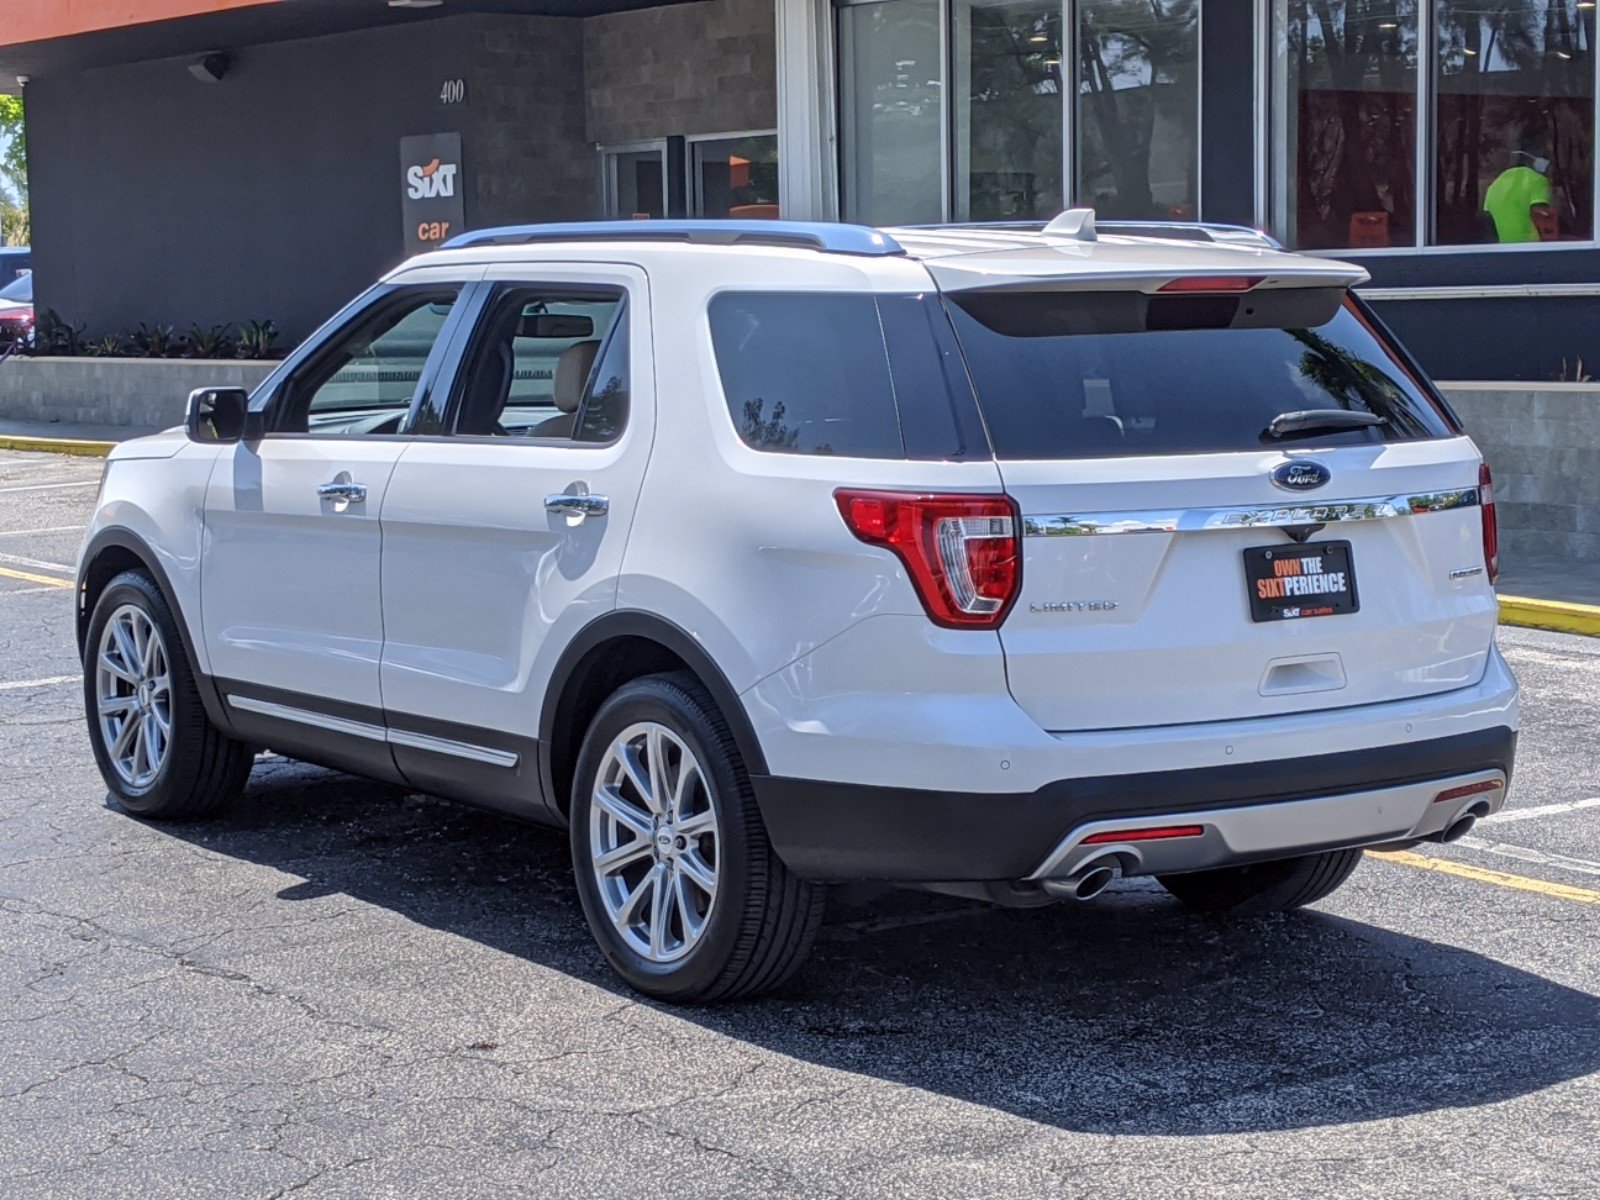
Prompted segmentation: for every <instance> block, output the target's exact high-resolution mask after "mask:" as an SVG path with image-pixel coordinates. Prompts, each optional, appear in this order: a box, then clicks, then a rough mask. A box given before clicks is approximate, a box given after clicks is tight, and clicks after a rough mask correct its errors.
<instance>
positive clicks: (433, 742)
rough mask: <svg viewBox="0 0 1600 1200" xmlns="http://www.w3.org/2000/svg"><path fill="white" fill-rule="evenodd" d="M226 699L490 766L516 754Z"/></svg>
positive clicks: (506, 763)
mask: <svg viewBox="0 0 1600 1200" xmlns="http://www.w3.org/2000/svg"><path fill="white" fill-rule="evenodd" d="M228 703H229V704H231V705H232V706H233V707H234V708H237V709H242V710H243V711H245V712H253V713H260V714H261V715H262V716H264V717H276V718H277V719H278V720H280V721H294V722H295V723H297V724H300V725H314V726H316V727H317V728H318V729H328V730H332V731H333V732H334V733H345V734H349V735H350V736H351V737H359V738H366V739H367V740H369V741H374V742H388V743H389V744H390V745H393V746H409V747H411V748H412V749H413V750H427V751H430V752H432V753H434V754H447V755H450V756H451V757H454V758H465V759H470V760H471V761H473V762H481V763H487V764H488V765H489V766H491V767H506V768H511V767H515V766H516V765H517V762H518V758H519V756H518V755H516V754H514V753H512V752H511V751H509V750H495V749H493V748H492V747H489V746H476V745H473V744H472V743H471V742H458V741H454V740H452V739H451V738H442V737H434V736H432V735H431V734H426V733H412V732H410V731H408V730H404V729H385V728H383V727H382V726H380V725H369V724H367V723H366V722H365V721H352V720H350V719H349V718H348V717H334V716H329V715H328V714H327V713H319V712H312V711H310V710H309V709H304V708H295V707H293V706H292V705H288V704H277V703H274V702H273V701H271V700H257V699H255V698H254V697H251V696H235V695H232V694H230V695H229V696H228Z"/></svg>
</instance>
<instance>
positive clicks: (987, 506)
mask: <svg viewBox="0 0 1600 1200" xmlns="http://www.w3.org/2000/svg"><path fill="white" fill-rule="evenodd" d="M834 499H835V500H836V501H837V502H838V505H839V513H840V515H841V516H843V517H844V523H845V524H846V525H847V526H849V528H850V532H851V533H853V534H855V535H856V537H858V538H860V539H861V540H862V541H863V542H866V543H867V544H868V545H872V546H884V547H886V548H888V549H890V550H892V551H894V553H895V554H896V555H898V556H899V559H900V561H901V562H902V563H904V564H905V568H906V571H907V572H908V573H909V574H910V576H911V582H912V584H913V585H915V587H916V589H917V598H918V599H919V600H921V601H922V607H923V608H924V609H925V610H927V613H928V616H929V618H930V619H931V620H932V621H933V623H934V624H936V625H943V626H945V627H946V628H948V629H995V628H997V627H998V626H999V624H1000V622H1001V621H1003V620H1005V616H1006V613H1007V611H1009V610H1010V608H1011V604H1012V601H1014V600H1015V599H1016V598H1017V591H1018V589H1019V587H1020V586H1021V583H1022V564H1021V560H1020V558H1019V556H1018V546H1017V511H1016V506H1015V505H1014V504H1013V503H1012V501H1011V498H1010V497H1009V496H964V495H920V494H916V493H911V492H869V491H857V490H855V489H853V488H840V489H839V490H838V491H837V492H835V493H834Z"/></svg>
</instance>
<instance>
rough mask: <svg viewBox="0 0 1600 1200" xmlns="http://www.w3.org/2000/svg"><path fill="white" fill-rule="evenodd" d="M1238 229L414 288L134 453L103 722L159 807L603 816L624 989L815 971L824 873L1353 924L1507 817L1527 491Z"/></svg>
mask: <svg viewBox="0 0 1600 1200" xmlns="http://www.w3.org/2000/svg"><path fill="white" fill-rule="evenodd" d="M1364 278H1365V276H1364V274H1363V273H1362V272H1361V271H1360V270H1359V269H1358V268H1355V267H1351V266H1348V265H1345V264H1341V263H1337V262H1330V261H1327V260H1324V259H1316V258H1304V257H1299V256H1295V255H1291V254H1285V253H1283V252H1281V251H1280V250H1278V249H1277V248H1275V247H1274V246H1273V245H1272V243H1271V242H1270V241H1268V240H1267V239H1266V238H1264V237H1263V236H1261V235H1259V234H1255V233H1253V232H1251V231H1248V230H1240V229H1232V228H1225V227H1214V226H1198V225H1186V226H1141V225H1114V224H1111V223H1103V224H1102V225H1101V226H1100V228H1099V230H1098V231H1097V230H1096V228H1095V225H1094V221H1093V214H1092V213H1088V212H1086V211H1083V210H1075V211H1073V212H1070V213H1066V214H1063V215H1062V216H1061V217H1059V218H1057V219H1056V220H1055V221H1053V222H1051V223H1050V224H1049V225H1048V226H1046V227H1043V228H1040V227H1038V226H1033V227H1021V226H1010V227H980V228H973V227H967V228H940V229H893V230H875V229H866V228H860V227H854V226H846V225H806V224H799V223H787V222H721V223H710V222H700V223H696V222H662V221H658V222H627V223H617V224H601V225H567V226H560V225H557V226H532V227H528V228H518V229H500V230H491V231H487V232H483V233H476V234H470V235H467V236H464V237H461V238H458V239H456V240H455V241H454V242H452V243H450V244H449V245H448V246H446V247H445V248H444V249H442V250H441V251H439V252H436V253H431V254H427V255H424V256H422V257H420V258H417V259H414V260H412V261H410V262H408V263H406V264H404V265H403V266H401V267H400V268H399V269H397V270H395V271H394V272H393V273H392V274H390V275H389V276H387V277H386V278H385V279H384V280H383V281H382V282H381V283H380V284H379V285H378V286H376V287H375V288H373V289H372V290H370V291H369V292H367V293H366V294H365V295H363V296H361V297H360V298H359V299H358V300H356V301H355V302H354V303H352V304H351V305H350V306H348V307H347V308H346V309H344V310H343V311H342V312H340V313H339V314H338V315H337V316H335V317H334V318H333V320H331V321H330V322H329V323H328V324H327V325H326V326H325V327H324V328H323V329H322V330H321V331H319V332H318V333H317V334H316V335H314V336H313V337H312V338H311V339H310V340H309V341H307V342H306V343H305V344H304V345H303V346H301V347H300V348H299V349H298V350H296V351H295V353H294V354H293V355H291V356H290V357H289V358H288V359H287V360H286V361H285V362H284V363H283V365H282V366H281V367H280V368H279V369H278V370H276V371H275V372H274V373H273V374H272V376H271V377H270V378H269V379H267V380H266V381H265V382H264V383H263V384H262V385H261V386H260V387H259V388H257V389H256V391H255V392H254V393H253V394H251V395H250V396H248V397H247V396H246V395H245V394H244V393H243V392H242V391H237V390H228V389H214V390H209V391H201V392H197V393H196V394H195V395H194V396H192V397H191V398H190V411H189V421H188V428H187V430H186V431H182V430H174V431H172V432H170V433H167V434H162V435H159V436H156V437H151V438H145V439H142V440H139V441H135V442H130V443H128V444H126V445H124V446H122V447H120V448H118V449H117V450H116V452H115V453H114V454H113V455H112V457H111V460H110V465H109V467H108V471H107V474H106V476H105V481H104V485H103V487H102V490H101V494H100V498H99V503H98V506H97V509H98V510H97V512H96V514H95V517H94V520H93V523H92V525H91V526H90V528H89V531H88V534H87V538H86V541H85V544H84V548H83V553H82V559H81V566H80V569H79V582H80V617H79V622H78V632H79V638H80V644H81V646H82V649H83V652H84V663H85V689H86V698H87V706H88V714H89V729H90V733H91V737H92V740H93V743H94V751H95V756H96V758H97V760H98V762H99V765H100V769H101V771H102V773H103V774H104V776H105V779H106V782H107V784H108V785H109V786H110V788H111V791H112V793H113V795H114V796H115V797H116V799H117V800H119V801H120V802H121V804H122V805H123V806H124V807H125V808H127V809H128V810H130V811H131V812H134V813H138V814H141V815H144V816H149V817H184V816H194V815H197V814H200V813H205V812H210V811H212V810H214V809H216V808H217V807H218V806H219V805H221V804H223V803H225V802H227V801H229V800H231V799H232V798H234V797H235V796H236V795H237V794H238V793H239V791H240V790H241V788H242V787H243V786H244V783H245V778H246V776H247V775H248V773H249V771H250V766H251V761H252V756H253V754H254V752H255V750H256V749H257V748H261V747H270V748H271V749H273V750H275V751H278V752H279V753H282V754H285V755H288V756H291V757H294V758H302V759H306V760H309V761H312V762H316V763H322V764H326V765H328V766H332V767H338V768H342V769H345V770H349V771H354V772H357V773H359V774H362V775H369V776H373V777H375V778H379V779H386V780H392V781H396V782H399V783H402V784H404V785H408V786H411V787H415V788H419V789H426V790H428V791H431V792H439V793H443V794H446V795H449V796H456V797H460V798H462V799H464V800H469V801H474V802H477V803H481V804H487V805H493V806H495V807H497V808H502V809H504V810H506V811H508V812H512V813H515V814H517V815H519V816H523V817H528V818H531V819H533V820H536V821H542V822H546V823H549V824H552V825H557V826H565V827H568V828H569V829H570V831H571V841H572V852H573V862H574V868H575V872H576V878H577V885H578V891H579V894H580V895H581V897H582V901H583V907H584V911H585V913H586V914H587V917H588V920H589V924H590V926H591V927H592V929H593V931H594V934H595V937H596V939H597V940H598V941H599V944H600V946H601V948H602V949H603V950H604V952H605V954H606V956H607V958H608V959H609V960H610V961H611V963H612V965H613V966H614V967H615V968H616V970H617V971H618V973H619V974H621V975H622V977H623V978H624V979H626V980H627V981H628V982H629V983H631V984H632V985H634V986H635V987H637V988H639V989H641V990H643V991H646V992H649V993H651V994H653V995H656V996H659V997H663V998H666V999H674V1000H688V999H712V998H719V997H731V996H737V995H746V994H750V993H754V992H757V991H760V990H762V989H765V988H770V987H772V986H775V985H777V984H778V983H780V982H782V981H783V980H784V979H786V978H788V977H789V976H790V974H791V973H792V972H793V971H794V970H795V968H796V967H797V965H798V964H799V962H800V961H801V959H802V957H803V956H804V954H805V951H806V949H807V947H808V945H809V943H810V942H811V940H812V937H813V935H814V934H815V932H816V929H817V926H818V922H819V921H820V919H821V913H822V899H823V894H824V888H823V886H822V885H823V884H824V883H825V882H827V881H835V880H880V881H891V882H896V883H904V884H913V885H919V886H925V887H931V888H935V889H938V890H942V891H946V892H953V893H956V894H960V895H969V896H981V897H985V898H988V899H991V900H995V901H1000V902H1006V903H1014V904H1030V903H1039V902H1043V901H1048V900H1051V899H1055V898H1061V897H1072V898H1077V899H1087V898H1088V897H1090V896H1093V895H1094V894H1096V893H1097V892H1099V891H1100V890H1101V889H1103V888H1104V887H1105V886H1106V884H1107V883H1109V882H1110V881H1111V880H1112V879H1113V878H1114V876H1115V874H1117V873H1121V874H1123V875H1154V876H1155V877H1156V878H1157V879H1159V880H1160V881H1161V882H1162V883H1163V884H1164V885H1165V886H1166V888H1167V889H1168V890H1169V891H1170V892H1172V893H1173V894H1174V895H1176V896H1177V897H1178V898H1179V899H1181V900H1183V901H1185V902H1187V903H1189V904H1192V905H1196V906H1199V907H1201V908H1204V909H1210V910H1232V911H1242V912H1259V911H1263V910H1266V909H1277V908H1287V907H1292V906H1296V905H1301V904H1305V903H1308V902H1310V901H1313V900H1316V899H1318V898H1319V897H1322V896H1325V895H1326V894H1327V893H1328V892H1330V891H1331V890H1332V889H1333V888H1335V887H1337V886H1338V885H1339V884H1340V883H1341V882H1342V881H1343V880H1344V879H1345V878H1346V877H1347V876H1348V875H1349V874H1350V872H1351V870H1352V869H1353V868H1354V866H1355V864H1356V862H1357V861H1358V859H1359V857H1360V854H1361V848H1362V847H1365V846H1371V845H1377V844H1392V843H1401V842H1407V841H1414V840H1420V839H1424V838H1433V839H1436V840H1447V839H1449V838H1451V837H1453V836H1457V835H1459V834H1460V833H1462V832H1465V830H1466V828H1467V827H1468V826H1470V825H1471V823H1472V821H1473V819H1474V818H1475V817H1477V816H1481V815H1483V814H1485V813H1488V812H1491V811H1493V810H1494V809H1496V808H1498V807H1499V806H1500V805H1501V803H1502V801H1503V798H1504V796H1505V790H1506V786H1507V784H1508V782H1509V779H1510V776H1511V769H1512V759H1513V756H1514V751H1515V742H1516V733H1515V730H1516V723H1517V704H1516V684H1515V681H1514V680H1513V678H1512V676H1511V673H1510V671H1509V670H1508V669H1507V666H1506V664H1505V662H1504V660H1503V659H1502V658H1501V657H1500V655H1499V653H1498V652H1497V650H1496V648H1495V641H1494V631H1495V619H1496V606H1495V596H1494V591H1493V586H1492V585H1493V580H1494V573H1495V555H1496V551H1495V524H1494V507H1493V497H1492V492H1491V491H1490V486H1489V476H1488V472H1487V470H1486V469H1485V467H1484V465H1483V462H1482V459H1481V457H1480V455H1479V453H1478V451H1477V449H1476V448H1475V447H1474V446H1473V444H1472V442H1471V441H1470V440H1468V439H1467V437H1466V436H1464V435H1463V434H1462V432H1461V428H1460V425H1459V423H1458V422H1457V420H1456V418H1455V417H1454V416H1453V415H1452V414H1451V412H1450V410H1449V408H1448V407H1447V406H1446V405H1445V403H1444V401H1443V400H1442V399H1441V398H1440V397H1439V395H1438V393H1437V392H1436V391H1435V390H1434V389H1433V387H1432V386H1431V385H1430V384H1429V382H1428V381H1427V379H1426V378H1424V376H1423V374H1422V372H1421V371H1420V370H1419V369H1418V368H1417V366H1416V364H1415V363H1414V362H1413V361H1412V360H1411V359H1410V358H1409V357H1408V356H1407V355H1406V354H1405V352H1404V351H1403V350H1401V349H1400V348H1399V347H1398V346H1397V345H1396V344H1395V343H1394V341H1393V340H1392V339H1391V338H1390V337H1389V335H1388V334H1387V333H1386V332H1385V331H1384V330H1383V328H1382V327H1381V326H1380V325H1379V323H1378V322H1377V321H1376V319H1375V318H1374V317H1373V316H1372V314H1371V313H1370V312H1369V311H1368V310H1367V309H1366V308H1365V307H1364V306H1363V305H1362V303H1361V302H1360V301H1359V300H1357V299H1356V298H1354V297H1353V296H1352V295H1351V294H1350V292H1349V288H1350V287H1351V286H1352V285H1353V284H1357V283H1359V282H1361V281H1362V280H1363V279H1364Z"/></svg>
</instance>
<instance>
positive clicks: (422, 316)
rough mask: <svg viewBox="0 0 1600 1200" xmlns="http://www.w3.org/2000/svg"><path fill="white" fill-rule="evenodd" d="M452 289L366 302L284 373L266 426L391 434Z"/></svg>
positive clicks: (449, 305)
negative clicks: (283, 389) (290, 372)
mask: <svg viewBox="0 0 1600 1200" xmlns="http://www.w3.org/2000/svg"><path fill="white" fill-rule="evenodd" d="M460 290H461V289H460V287H459V285H456V284H448V285H442V286H439V287H428V288H410V289H405V290H403V291H401V292H399V293H397V294H395V295H393V296H390V297H387V298H384V299H380V300H379V301H378V302H377V303H375V304H374V305H373V306H371V307H369V308H368V309H367V310H366V311H365V312H364V313H362V314H361V315H360V316H359V317H357V318H356V320H355V322H354V324H353V325H352V326H351V327H350V328H348V329H347V330H344V331H341V332H340V333H338V334H335V335H334V337H333V338H332V339H331V340H330V342H329V343H328V344H327V346H326V347H325V348H324V349H322V350H321V351H320V352H319V353H317V354H315V355H313V356H312V357H311V358H310V359H309V360H308V361H307V363H306V365H305V366H304V367H303V368H301V369H300V370H299V371H297V372H296V373H295V375H294V376H293V377H292V378H291V379H290V381H289V385H288V388H287V390H286V392H285V394H284V395H283V397H282V398H281V400H280V401H279V403H278V407H277V410H276V417H275V419H274V422H273V428H274V430H275V431H276V432H279V433H310V434H318V435H322V436H346V437H360V436H373V435H381V434H393V433H399V432H400V431H401V429H402V427H403V425H404V423H405V419H406V416H407V414H408V413H409V412H410V409H411V402H412V400H413V399H414V398H415V397H416V394H417V391H418V388H419V387H420V386H421V384H422V379H423V372H424V368H425V367H426V365H427V362H428V358H429V356H430V355H431V354H432V353H433V349H434V346H435V344H436V343H437V342H438V340H439V335H440V333H441V332H442V331H443V329H444V327H445V322H446V321H447V320H448V319H449V317H450V313H451V310H452V309H453V308H454V306H455V302H456V298H457V296H458V294H459V293H460Z"/></svg>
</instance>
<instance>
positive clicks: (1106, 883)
mask: <svg viewBox="0 0 1600 1200" xmlns="http://www.w3.org/2000/svg"><path fill="white" fill-rule="evenodd" d="M1116 877H1117V873H1116V871H1114V870H1113V869H1112V868H1110V867H1107V866H1098V867H1090V868H1089V869H1088V870H1087V871H1084V872H1082V873H1080V874H1079V875H1078V877H1077V878H1076V879H1074V880H1073V881H1072V884H1073V887H1072V898H1073V899H1074V900H1093V899H1094V898H1095V897H1096V896H1098V895H1099V894H1100V893H1101V892H1103V891H1105V890H1106V889H1107V888H1108V887H1110V886H1111V884H1112V882H1113V881H1114V880H1115V879H1116Z"/></svg>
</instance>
